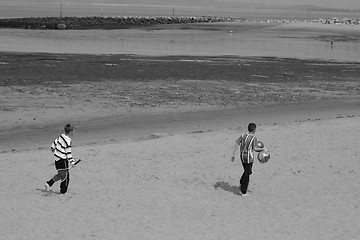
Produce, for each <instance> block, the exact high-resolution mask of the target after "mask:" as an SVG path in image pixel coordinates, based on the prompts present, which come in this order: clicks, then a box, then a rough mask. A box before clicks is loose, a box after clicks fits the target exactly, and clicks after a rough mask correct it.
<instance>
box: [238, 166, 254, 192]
mask: <svg viewBox="0 0 360 240" xmlns="http://www.w3.org/2000/svg"><path fill="white" fill-rule="evenodd" d="M242 165H243V168H244V173H243V175H242V176H241V178H240V191H241V193H242V194H246V191H247V189H248V186H249V182H250V175H251V173H252V165H253V163H244V162H242Z"/></svg>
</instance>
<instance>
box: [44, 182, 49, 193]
mask: <svg viewBox="0 0 360 240" xmlns="http://www.w3.org/2000/svg"><path fill="white" fill-rule="evenodd" d="M44 185H45V191H47V192H48V191H50V185H49V184H48V183H47V182H46V183H45V184H44Z"/></svg>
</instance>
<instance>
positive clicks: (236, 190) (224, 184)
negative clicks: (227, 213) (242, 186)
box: [214, 182, 240, 195]
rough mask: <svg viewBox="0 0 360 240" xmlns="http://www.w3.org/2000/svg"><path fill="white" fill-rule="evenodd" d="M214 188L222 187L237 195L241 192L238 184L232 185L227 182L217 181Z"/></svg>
mask: <svg viewBox="0 0 360 240" xmlns="http://www.w3.org/2000/svg"><path fill="white" fill-rule="evenodd" d="M214 188H215V189H218V188H221V189H222V190H224V191H227V192H232V193H233V194H235V195H239V194H240V190H239V187H238V186H231V185H230V184H229V183H227V182H217V183H215V184H214Z"/></svg>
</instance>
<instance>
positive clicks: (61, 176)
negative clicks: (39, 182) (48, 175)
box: [45, 170, 68, 191]
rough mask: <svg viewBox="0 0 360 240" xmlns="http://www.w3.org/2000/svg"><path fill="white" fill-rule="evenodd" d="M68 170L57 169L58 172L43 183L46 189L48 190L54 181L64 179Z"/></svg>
mask: <svg viewBox="0 0 360 240" xmlns="http://www.w3.org/2000/svg"><path fill="white" fill-rule="evenodd" d="M67 172H68V170H58V173H57V174H56V175H55V176H54V177H53V178H52V179H50V180H49V181H47V182H46V183H45V187H46V190H47V191H49V188H50V187H51V186H52V185H54V183H55V182H57V181H59V180H64V179H65V178H66V176H67Z"/></svg>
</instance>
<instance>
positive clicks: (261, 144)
mask: <svg viewBox="0 0 360 240" xmlns="http://www.w3.org/2000/svg"><path fill="white" fill-rule="evenodd" d="M256 147H257V148H260V149H264V147H265V146H264V143H263V142H261V141H257V143H256ZM257 152H260V151H257Z"/></svg>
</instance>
